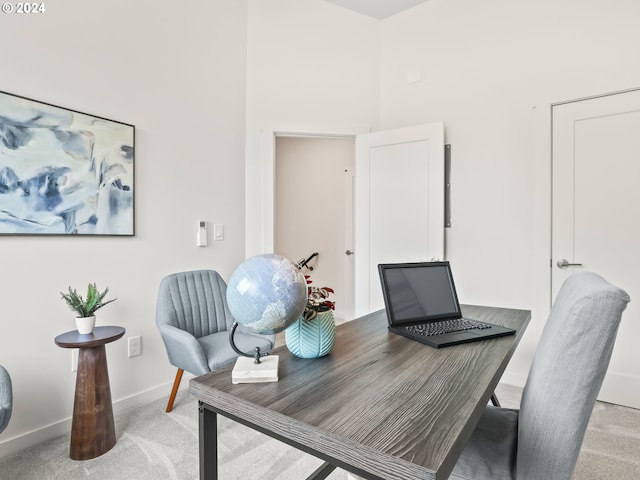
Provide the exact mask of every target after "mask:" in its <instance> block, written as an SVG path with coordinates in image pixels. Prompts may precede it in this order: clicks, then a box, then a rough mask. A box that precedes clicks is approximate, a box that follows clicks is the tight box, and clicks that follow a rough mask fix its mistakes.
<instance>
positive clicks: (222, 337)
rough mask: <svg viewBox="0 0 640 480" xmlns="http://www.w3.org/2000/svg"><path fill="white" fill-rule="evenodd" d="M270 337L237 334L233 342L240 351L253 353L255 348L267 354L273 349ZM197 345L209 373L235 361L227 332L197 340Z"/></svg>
mask: <svg viewBox="0 0 640 480" xmlns="http://www.w3.org/2000/svg"><path fill="white" fill-rule="evenodd" d="M271 338H272V337H271V336H265V335H256V334H251V333H242V332H237V331H236V333H235V335H234V336H233V340H234V342H235V344H236V347H238V348H239V349H240V350H241V351H243V352H246V353H253V351H254V350H255V348H256V347H260V350H261V351H262V352H267V351H269V350H271V349H272V348H273V343H271ZM198 343H199V344H200V346H201V347H202V350H203V351H204V355H205V357H207V363H208V364H209V368H210V369H211V371H212V372H213V371H215V370H217V369H219V368H221V367H224V366H225V365H229V364H230V363H233V362H235V361H236V358H237V357H238V354H237V353H235V352H234V351H233V348H231V344H230V343H229V332H218V333H212V334H211V335H206V336H204V337H200V338H198Z"/></svg>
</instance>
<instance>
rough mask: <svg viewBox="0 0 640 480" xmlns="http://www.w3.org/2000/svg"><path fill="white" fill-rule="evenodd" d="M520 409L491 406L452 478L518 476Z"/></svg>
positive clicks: (480, 479)
mask: <svg viewBox="0 0 640 480" xmlns="http://www.w3.org/2000/svg"><path fill="white" fill-rule="evenodd" d="M517 442H518V410H511V409H508V408H496V407H494V406H491V405H489V406H487V408H486V410H485V412H484V413H483V414H482V417H480V421H479V422H478V425H477V427H476V429H475V430H474V432H473V433H472V434H471V438H470V439H469V442H468V443H467V445H466V447H465V449H464V450H463V452H462V455H460V459H459V460H458V463H456V466H455V468H454V469H453V473H452V474H451V476H450V477H449V478H451V479H456V480H485V479H486V480H489V479H491V480H512V479H514V478H516V453H517V452H516V451H517V448H516V447H517Z"/></svg>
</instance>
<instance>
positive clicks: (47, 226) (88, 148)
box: [0, 92, 135, 235]
mask: <svg viewBox="0 0 640 480" xmlns="http://www.w3.org/2000/svg"><path fill="white" fill-rule="evenodd" d="M134 131H135V128H134V126H133V125H128V124H125V123H120V122H115V121H113V120H107V119H105V118H101V117H94V116H91V115H87V114H84V113H80V112H76V111H73V110H66V109H64V108H60V107H56V106H53V105H49V104H46V103H41V102H37V101H34V100H30V99H27V98H23V97H19V96H16V95H11V94H9V93H6V92H0V234H29V235H32V234H54V235H133V234H134V202H133V200H134V196H133V193H134V191H133V190H134V188H133V187H134V183H133V179H134V177H133V170H134V168H133V167H134Z"/></svg>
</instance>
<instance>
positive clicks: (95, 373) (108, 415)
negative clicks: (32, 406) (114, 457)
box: [69, 345, 116, 460]
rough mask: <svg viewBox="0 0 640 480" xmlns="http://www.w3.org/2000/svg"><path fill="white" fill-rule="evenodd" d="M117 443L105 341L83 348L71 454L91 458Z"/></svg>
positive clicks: (75, 403)
mask: <svg viewBox="0 0 640 480" xmlns="http://www.w3.org/2000/svg"><path fill="white" fill-rule="evenodd" d="M115 444H116V431H115V428H114V424H113V407H112V405H111V390H110V388H109V372H108V371H107V353H106V351H105V348H104V345H100V346H98V347H91V348H81V349H80V352H79V354H78V373H77V375H76V397H75V400H74V403H73V419H72V421H71V448H70V453H69V456H70V457H71V458H72V459H73V460H88V459H90V458H95V457H98V456H100V455H102V454H103V453H105V452H107V451H109V450H111V448H113V446H114V445H115Z"/></svg>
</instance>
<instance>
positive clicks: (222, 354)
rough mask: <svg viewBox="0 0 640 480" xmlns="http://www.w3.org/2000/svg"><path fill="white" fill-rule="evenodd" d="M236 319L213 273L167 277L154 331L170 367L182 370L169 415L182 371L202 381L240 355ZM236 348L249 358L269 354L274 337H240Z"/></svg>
mask: <svg viewBox="0 0 640 480" xmlns="http://www.w3.org/2000/svg"><path fill="white" fill-rule="evenodd" d="M232 324H233V317H232V316H231V312H229V307H228V306H227V284H226V283H225V281H224V280H223V279H222V277H221V276H220V275H219V274H218V273H217V272H215V271H213V270H196V271H191V272H181V273H174V274H172V275H168V276H167V277H165V278H163V279H162V281H161V282H160V287H159V291H158V303H157V308H156V325H157V326H158V330H159V331H160V336H161V337H162V340H163V341H164V345H165V347H166V349H167V355H168V356H169V362H170V363H171V364H172V365H173V366H175V367H177V368H178V372H177V373H176V378H175V381H174V383H173V389H172V391H171V395H170V397H169V403H168V404H167V412H170V411H171V409H172V408H173V402H174V400H175V396H176V393H177V391H178V387H179V386H180V381H181V380H182V374H183V373H184V370H186V371H187V372H189V373H192V374H194V375H203V374H205V373H208V372H211V371H214V370H216V369H218V368H220V367H223V366H225V365H227V364H229V363H232V362H233V361H234V360H235V359H236V358H237V357H238V354H237V353H235V352H234V351H233V349H232V348H231V345H230V343H229V330H230V329H231V326H232ZM234 340H235V343H236V345H237V346H238V348H240V350H242V351H244V352H249V353H251V352H252V351H253V350H254V349H255V347H260V350H262V351H267V350H270V349H272V348H273V346H274V344H275V335H258V334H254V333H248V332H242V331H241V329H240V328H239V329H238V330H237V331H236V334H235V336H234Z"/></svg>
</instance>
